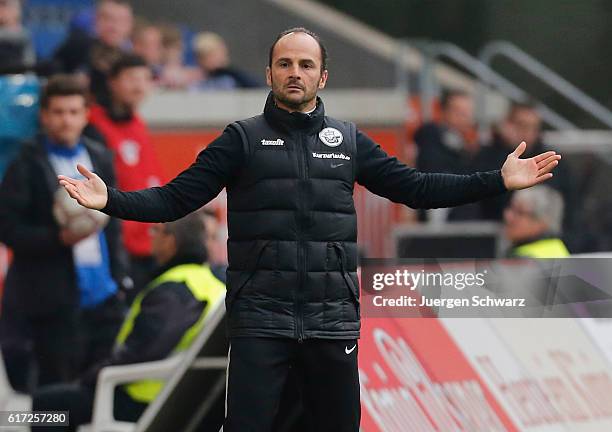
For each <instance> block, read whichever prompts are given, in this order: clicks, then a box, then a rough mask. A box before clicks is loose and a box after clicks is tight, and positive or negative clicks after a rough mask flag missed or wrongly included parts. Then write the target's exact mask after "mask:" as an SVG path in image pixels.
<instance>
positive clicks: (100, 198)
mask: <svg viewBox="0 0 612 432" xmlns="http://www.w3.org/2000/svg"><path fill="white" fill-rule="evenodd" d="M77 169H78V170H79V172H80V173H81V174H83V176H85V178H86V180H75V179H73V178H70V177H66V176H63V175H59V176H57V178H58V179H59V182H60V184H61V185H62V186H64V188H66V191H68V194H69V195H70V196H71V197H72V198H74V199H75V200H77V201H78V203H79V204H81V205H82V206H84V207H87V208H90V209H94V210H101V209H103V208H104V207H106V202H107V201H108V191H107V190H106V184H105V183H104V181H103V180H102V179H101V178H100V177H98V176H97V175H96V174H94V173H92V172H91V171H89V170H88V169H87V168H85V167H84V166H83V165H77Z"/></svg>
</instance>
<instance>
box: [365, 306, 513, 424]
mask: <svg viewBox="0 0 612 432" xmlns="http://www.w3.org/2000/svg"><path fill="white" fill-rule="evenodd" d="M359 350H360V351H359V371H360V380H361V402H362V408H363V409H362V423H361V424H362V428H363V430H364V431H365V432H375V431H385V432H405V431H423V432H431V431H440V432H446V431H465V432H478V431H482V432H494V431H518V429H517V428H516V426H515V425H514V424H513V422H512V421H511V420H510V417H509V416H508V414H507V413H506V412H505V411H504V410H503V408H502V407H501V405H500V404H499V403H498V401H497V400H496V399H495V398H494V396H493V395H492V394H491V392H490V391H489V390H488V389H487V387H486V385H485V383H484V382H483V381H482V379H481V378H480V377H479V375H478V374H477V372H476V371H475V370H474V369H473V368H472V366H471V365H470V363H469V362H468V361H467V359H466V358H465V357H464V355H463V354H462V353H461V350H460V349H459V347H458V346H457V345H456V344H455V342H454V341H453V340H452V339H451V337H450V336H449V334H448V333H447V332H446V330H445V329H444V328H443V327H442V325H441V324H440V322H439V321H438V320H437V319H391V318H369V319H364V320H363V321H362V337H361V341H360V344H359Z"/></svg>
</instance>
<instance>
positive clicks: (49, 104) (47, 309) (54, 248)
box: [0, 76, 123, 391]
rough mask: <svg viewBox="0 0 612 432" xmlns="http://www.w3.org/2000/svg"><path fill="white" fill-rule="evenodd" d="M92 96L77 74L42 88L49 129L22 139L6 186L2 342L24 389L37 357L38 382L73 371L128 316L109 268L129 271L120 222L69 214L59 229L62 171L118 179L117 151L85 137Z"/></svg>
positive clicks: (1, 232) (102, 348)
mask: <svg viewBox="0 0 612 432" xmlns="http://www.w3.org/2000/svg"><path fill="white" fill-rule="evenodd" d="M86 101H87V89H86V87H85V86H83V85H82V84H80V83H79V82H78V81H77V80H75V79H74V77H72V76H57V77H53V78H51V79H50V80H49V82H48V84H47V86H46V87H45V88H44V90H43V92H42V95H41V102H40V104H41V113H40V121H41V125H42V130H43V133H42V134H41V135H40V136H38V137H37V139H36V140H35V141H34V142H32V143H26V144H24V146H23V148H22V151H21V153H20V154H19V156H18V157H17V158H16V159H15V161H13V163H12V164H11V165H10V166H9V168H8V171H7V173H6V176H5V177H4V180H3V181H2V184H1V185H0V202H1V203H2V205H0V241H2V242H3V243H5V244H6V245H7V246H8V247H10V248H11V249H12V250H13V253H14V260H13V262H12V264H11V266H10V269H9V271H8V274H7V278H6V285H5V291H4V296H3V298H2V316H1V319H0V344H1V346H2V353H3V355H4V358H5V362H6V365H7V372H8V374H9V377H10V379H11V380H12V384H13V385H14V387H15V388H16V389H20V390H22V391H26V390H31V389H30V388H28V387H29V386H28V384H29V383H31V382H32V380H31V377H30V368H29V366H30V364H31V360H32V357H33V360H34V362H35V366H36V367H37V369H38V383H39V384H40V385H43V384H49V383H54V382H58V381H65V380H67V379H71V378H73V377H74V376H75V374H76V372H77V368H78V363H77V361H80V362H81V363H87V362H93V361H97V360H99V359H100V358H101V357H103V356H106V355H108V352H110V349H111V347H112V345H113V338H114V335H115V333H116V331H117V329H118V327H119V325H120V323H121V320H122V318H123V308H122V307H121V302H120V301H119V299H118V297H117V296H116V294H117V284H116V283H115V280H114V278H113V276H111V272H112V274H113V275H114V276H115V277H120V276H121V275H122V274H123V266H122V263H121V261H120V258H121V256H122V253H121V249H120V238H119V225H118V222H117V221H116V220H111V221H110V222H109V223H108V225H107V226H106V229H104V230H103V231H102V230H100V227H101V226H102V224H101V223H100V224H97V223H96V224H90V225H89V227H85V228H83V227H78V226H77V225H76V224H71V223H66V222H70V220H69V219H68V221H64V223H63V224H62V226H63V227H61V226H60V222H62V221H59V220H58V218H57V216H56V214H57V213H55V214H54V207H57V206H61V205H62V201H61V196H63V194H62V192H63V191H62V190H61V189H58V183H57V175H59V174H65V173H68V174H72V175H79V173H78V172H76V168H75V167H76V164H77V163H78V164H81V165H83V166H85V167H88V168H89V169H95V171H96V172H98V173H99V174H100V175H101V176H103V177H104V178H106V179H108V181H110V182H112V183H114V171H113V166H112V155H111V154H110V152H109V151H108V150H106V149H105V148H104V147H103V146H102V145H100V144H98V143H96V142H93V141H91V140H89V139H86V138H83V137H82V135H81V133H82V130H83V128H84V127H85V125H86V124H87V102H86ZM64 202H65V201H64ZM55 211H56V212H57V209H55ZM66 211H68V210H67V208H66ZM73 215H74V213H73ZM73 217H76V216H73ZM77 228H78V229H77ZM77 328H78V333H80V334H79V335H77ZM79 337H80V339H79ZM79 341H80V342H82V344H79V343H78V342H79ZM77 353H78V354H80V358H77V356H76V355H75V354H77ZM89 364H91V363H89Z"/></svg>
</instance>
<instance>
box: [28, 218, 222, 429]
mask: <svg viewBox="0 0 612 432" xmlns="http://www.w3.org/2000/svg"><path fill="white" fill-rule="evenodd" d="M152 240H153V256H154V258H155V260H156V262H157V264H158V265H159V269H158V271H157V272H156V274H155V276H154V278H153V279H152V281H151V282H150V283H149V284H148V285H147V286H146V288H145V289H144V290H143V291H142V292H141V293H139V295H138V296H137V297H136V298H135V299H134V302H133V303H132V305H131V307H130V309H129V311H128V314H127V316H126V318H125V320H124V322H123V325H122V326H121V329H120V331H119V334H118V335H117V338H116V344H115V347H114V349H113V352H112V353H111V354H110V355H109V357H108V358H107V359H105V360H104V361H103V362H101V363H100V364H97V365H95V366H93V367H92V368H91V369H90V370H89V371H88V372H87V373H85V375H84V376H83V377H82V378H81V380H80V382H79V383H78V384H69V385H66V384H62V385H58V386H51V387H47V388H44V389H42V390H40V391H39V392H37V393H36V394H35V395H34V398H33V407H34V408H33V409H35V410H42V411H54V410H59V411H65V410H69V411H70V428H69V429H67V430H76V427H77V426H78V425H80V424H83V423H87V422H88V421H90V419H91V412H92V407H93V398H94V392H95V384H96V380H97V376H98V372H99V371H100V369H101V368H103V367H105V366H111V365H122V364H132V363H141V362H147V361H154V360H161V359H163V358H165V357H167V356H169V355H171V354H173V353H176V352H179V351H182V350H185V349H187V348H188V347H189V346H190V344H191V342H192V341H193V339H194V338H195V336H196V335H197V334H198V333H199V331H200V330H201V329H202V327H203V324H204V320H205V318H206V315H207V314H208V313H209V312H210V311H211V310H212V309H213V308H215V307H218V306H219V305H220V304H221V303H222V302H223V299H224V293H225V285H224V284H223V283H222V282H221V281H220V280H219V279H217V278H216V277H215V276H214V275H213V274H212V272H211V271H210V268H209V266H208V264H206V261H207V253H206V248H205V246H204V245H205V236H204V225H203V222H202V220H201V219H200V217H199V216H198V215H196V214H191V215H189V216H186V217H184V218H183V219H180V220H178V221H175V222H169V223H165V224H157V225H153V227H152ZM162 386H163V382H161V381H155V380H141V381H137V382H133V383H130V384H126V385H124V386H122V387H118V388H117V389H116V391H115V418H116V419H118V420H124V421H136V420H137V419H138V418H139V417H140V415H141V414H142V412H143V411H144V409H145V408H146V406H147V404H148V403H149V402H151V401H152V400H153V399H154V398H155V397H156V396H157V394H158V393H159V391H160V390H161V388H162Z"/></svg>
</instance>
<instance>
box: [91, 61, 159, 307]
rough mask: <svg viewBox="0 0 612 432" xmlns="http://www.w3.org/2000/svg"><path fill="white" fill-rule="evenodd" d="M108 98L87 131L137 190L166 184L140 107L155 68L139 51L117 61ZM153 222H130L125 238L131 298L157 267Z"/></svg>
mask: <svg viewBox="0 0 612 432" xmlns="http://www.w3.org/2000/svg"><path fill="white" fill-rule="evenodd" d="M108 86H109V90H110V100H109V101H108V103H101V104H94V105H93V106H92V107H91V111H90V116H89V121H90V126H89V127H88V128H87V131H86V134H87V135H88V136H91V137H93V138H98V139H103V140H104V141H105V143H106V145H107V146H108V148H110V149H111V150H112V151H113V152H114V154H115V171H116V172H117V183H118V184H119V187H121V188H123V189H124V190H128V191H133V190H139V189H145V188H149V187H152V186H159V185H160V184H161V177H162V175H161V167H160V164H159V162H158V160H157V157H156V155H155V152H154V150H153V145H152V143H151V140H150V136H149V130H148V129H147V126H146V124H145V123H144V121H143V120H142V118H141V117H140V116H139V115H138V108H139V106H140V105H141V103H142V102H143V100H144V99H145V98H146V97H147V95H148V94H149V92H150V90H151V86H152V74H151V69H150V68H149V66H148V65H147V62H146V61H145V60H144V59H143V58H142V57H139V56H137V55H134V54H124V55H123V56H122V57H120V58H119V60H118V61H116V62H115V64H113V65H112V67H111V69H110V72H109V77H108ZM149 227H150V225H149V224H145V223H140V222H134V221H124V222H123V241H124V244H125V248H126V250H127V251H128V254H129V256H130V274H131V277H132V280H133V288H134V289H132V290H128V300H131V299H132V298H133V297H134V295H136V294H137V293H138V291H140V290H141V289H142V288H143V287H144V285H145V283H146V282H147V280H148V276H149V274H150V272H151V269H152V268H153V259H152V257H151V236H150V234H149Z"/></svg>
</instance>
